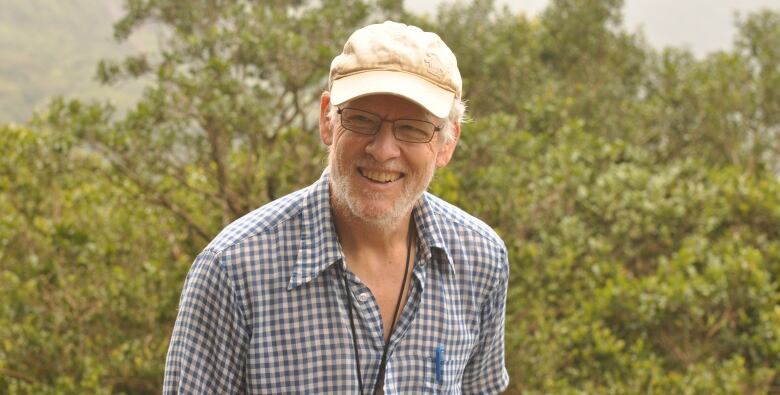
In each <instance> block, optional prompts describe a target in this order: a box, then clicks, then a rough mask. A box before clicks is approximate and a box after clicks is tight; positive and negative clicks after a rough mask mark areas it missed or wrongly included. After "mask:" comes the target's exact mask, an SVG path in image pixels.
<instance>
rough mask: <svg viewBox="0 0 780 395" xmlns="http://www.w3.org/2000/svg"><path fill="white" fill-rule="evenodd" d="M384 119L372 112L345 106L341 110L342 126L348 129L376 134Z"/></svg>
mask: <svg viewBox="0 0 780 395" xmlns="http://www.w3.org/2000/svg"><path fill="white" fill-rule="evenodd" d="M381 124H382V119H381V118H379V117H378V116H376V115H374V114H371V113H370V112H365V111H360V110H353V109H351V108H345V109H343V110H342V111H341V126H343V127H344V128H345V129H347V130H351V131H353V132H355V133H361V134H374V133H376V131H377V129H379V125H381Z"/></svg>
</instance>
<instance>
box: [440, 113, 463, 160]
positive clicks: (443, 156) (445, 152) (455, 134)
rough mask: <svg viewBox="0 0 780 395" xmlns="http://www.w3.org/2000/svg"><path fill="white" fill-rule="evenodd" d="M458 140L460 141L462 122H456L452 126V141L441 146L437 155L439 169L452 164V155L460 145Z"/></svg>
mask: <svg viewBox="0 0 780 395" xmlns="http://www.w3.org/2000/svg"><path fill="white" fill-rule="evenodd" d="M442 139H443V137H442ZM458 140H460V122H454V123H453V124H452V139H451V140H450V141H447V142H443V143H442V144H441V146H439V150H438V152H437V153H436V168H437V169H440V168H442V167H444V166H447V164H448V163H450V159H452V154H454V153H455V147H456V146H457V145H458Z"/></svg>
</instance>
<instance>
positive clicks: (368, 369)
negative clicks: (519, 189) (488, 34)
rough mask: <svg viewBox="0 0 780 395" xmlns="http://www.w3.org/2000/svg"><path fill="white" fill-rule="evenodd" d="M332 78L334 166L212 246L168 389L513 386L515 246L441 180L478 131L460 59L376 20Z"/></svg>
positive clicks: (394, 390) (177, 338) (182, 322)
mask: <svg viewBox="0 0 780 395" xmlns="http://www.w3.org/2000/svg"><path fill="white" fill-rule="evenodd" d="M328 88H329V89H328V91H326V92H324V93H323V94H322V97H321V101H320V123H319V129H320V135H321V137H322V141H323V142H324V143H325V144H326V145H327V146H328V147H329V166H328V168H327V169H326V170H325V171H324V172H323V174H322V177H321V178H320V179H319V180H318V181H317V182H315V183H314V184H313V185H311V186H310V187H308V188H305V189H303V190H300V191H298V192H295V193H293V194H291V195H288V196H286V197H283V198H281V199H279V200H277V201H274V202H271V203H269V204H267V205H265V206H263V207H260V208H259V209H257V210H255V211H253V212H252V213H249V214H248V215H246V216H244V217H242V218H241V219H239V220H237V221H236V222H234V223H233V224H231V225H230V226H228V227H227V228H226V229H225V230H223V231H222V232H221V233H220V234H219V236H217V237H216V238H215V239H214V240H213V241H212V242H211V243H210V244H209V245H208V246H207V247H206V248H205V249H204V251H203V252H202V253H201V254H200V255H198V257H197V258H196V260H195V263H194V264H193V266H192V269H191V270H190V273H189V275H188V276H187V281H186V283H185V285H184V290H183V291H182V296H181V301H180V306H179V314H178V317H177V319H176V325H175V327H174V331H173V336H172V338H171V344H170V348H169V350H168V360H167V363H166V369H165V383H164V391H165V393H209V394H212V393H220V394H222V393H252V394H271V393H279V394H286V393H317V394H320V393H338V394H347V393H349V394H355V393H358V394H377V393H385V394H411V393H496V392H499V391H501V390H503V389H505V388H506V386H507V384H508V376H507V372H506V368H505V365H504V312H505V302H506V291H507V281H508V263H507V252H506V247H505V246H504V244H503V242H502V241H501V239H500V238H499V237H498V236H497V235H496V234H495V232H493V230H492V229H490V227H488V226H487V225H485V224H484V223H483V222H481V221H480V220H478V219H476V218H474V217H472V216H470V215H468V214H466V213H465V212H463V211H462V210H460V209H458V208H456V207H454V206H452V205H450V204H448V203H446V202H444V201H442V200H441V199H439V198H437V197H435V196H433V195H431V194H429V193H427V192H426V189H427V188H428V185H429V184H430V182H431V180H432V179H433V176H434V173H435V172H436V170H437V169H439V168H442V167H444V166H446V165H447V163H449V161H450V159H451V158H452V155H453V152H454V151H455V147H456V145H457V142H458V140H459V139H460V123H461V119H462V118H463V113H464V109H465V107H464V105H463V103H462V98H461V92H462V88H461V77H460V72H459V71H458V67H457V61H456V59H455V55H454V54H453V53H452V51H450V49H449V48H448V47H447V46H446V45H445V44H444V42H443V41H442V40H441V39H440V38H439V36H437V35H436V34H433V33H428V32H423V31H422V30H420V29H419V28H416V27H413V26H407V25H403V24H399V23H394V22H385V23H382V24H377V25H369V26H366V27H364V28H362V29H360V30H358V31H356V32H355V33H353V34H352V36H350V38H349V40H348V41H347V43H346V44H345V45H344V50H343V52H342V53H341V54H340V55H339V56H337V57H336V58H335V59H334V60H333V62H332V64H331V70H330V77H329V84H328Z"/></svg>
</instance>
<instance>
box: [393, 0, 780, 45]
mask: <svg viewBox="0 0 780 395" xmlns="http://www.w3.org/2000/svg"><path fill="white" fill-rule="evenodd" d="M447 1H449V0H430V1H425V2H422V1H413V0H406V3H405V4H406V7H407V8H409V9H411V10H414V11H418V12H434V11H435V10H436V7H437V5H438V4H440V3H442V2H447ZM548 2H549V0H497V1H496V3H497V4H507V5H509V7H510V8H511V9H512V10H514V11H522V12H526V13H528V14H529V15H535V14H537V13H539V12H540V11H541V10H543V9H544V8H545V7H546V6H547V4H548ZM761 8H772V9H780V0H625V6H624V8H623V16H624V18H623V24H624V26H625V27H626V28H627V29H628V30H629V31H631V32H633V31H637V29H641V30H642V31H643V32H644V35H645V37H646V38H647V41H648V42H649V43H650V44H651V45H653V46H654V47H656V48H663V47H667V46H675V47H684V48H688V49H690V50H691V51H692V52H693V53H694V54H696V55H697V56H704V55H706V54H708V53H710V52H714V51H717V50H729V49H731V48H732V42H733V38H734V34H735V32H736V30H735V28H734V21H735V19H734V13H735V12H738V13H740V15H745V14H746V13H748V12H750V11H756V10H759V9H761Z"/></svg>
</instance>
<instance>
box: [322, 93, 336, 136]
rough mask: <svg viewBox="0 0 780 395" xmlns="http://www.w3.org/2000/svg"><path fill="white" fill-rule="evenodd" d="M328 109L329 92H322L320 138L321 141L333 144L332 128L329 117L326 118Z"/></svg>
mask: <svg viewBox="0 0 780 395" xmlns="http://www.w3.org/2000/svg"><path fill="white" fill-rule="evenodd" d="M329 109H330V92H327V91H325V92H322V96H320V138H321V139H322V142H323V143H324V144H325V145H327V146H330V145H331V144H333V128H332V127H331V121H332V120H331V119H328V110H329Z"/></svg>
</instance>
